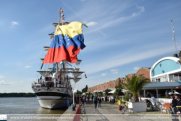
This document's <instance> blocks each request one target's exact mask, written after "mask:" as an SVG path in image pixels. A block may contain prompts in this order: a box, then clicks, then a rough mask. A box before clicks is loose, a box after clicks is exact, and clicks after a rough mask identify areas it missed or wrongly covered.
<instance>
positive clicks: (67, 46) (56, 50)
mask: <svg viewBox="0 0 181 121" xmlns="http://www.w3.org/2000/svg"><path fill="white" fill-rule="evenodd" d="M82 25H84V26H86V25H85V24H83V23H81V22H78V21H75V22H71V23H70V24H68V25H63V26H59V25H57V27H56V30H55V33H54V37H53V40H52V42H51V45H50V48H49V50H48V52H47V54H46V57H45V59H44V61H43V63H55V62H57V63H58V62H61V61H62V60H67V61H68V62H70V63H75V62H76V61H77V54H79V51H80V50H81V49H83V48H85V45H84V37H83V33H82ZM86 27H87V26H86Z"/></svg>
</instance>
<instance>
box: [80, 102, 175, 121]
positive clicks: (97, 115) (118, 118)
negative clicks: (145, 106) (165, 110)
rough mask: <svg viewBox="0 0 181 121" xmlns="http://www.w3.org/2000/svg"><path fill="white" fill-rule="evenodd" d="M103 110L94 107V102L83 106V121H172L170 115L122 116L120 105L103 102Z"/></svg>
mask: <svg viewBox="0 0 181 121" xmlns="http://www.w3.org/2000/svg"><path fill="white" fill-rule="evenodd" d="M101 106H102V107H101V108H96V109H95V107H94V104H93V103H92V101H91V102H90V103H88V102H87V104H86V105H84V106H82V110H85V114H86V115H81V117H82V119H83V121H171V115H168V114H122V113H121V111H120V110H118V105H110V104H109V103H107V102H102V104H101Z"/></svg>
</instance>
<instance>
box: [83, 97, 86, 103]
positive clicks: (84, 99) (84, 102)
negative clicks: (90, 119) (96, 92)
mask: <svg viewBox="0 0 181 121" xmlns="http://www.w3.org/2000/svg"><path fill="white" fill-rule="evenodd" d="M83 101H84V105H86V97H84V99H83Z"/></svg>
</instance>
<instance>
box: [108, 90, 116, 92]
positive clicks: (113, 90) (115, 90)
mask: <svg viewBox="0 0 181 121" xmlns="http://www.w3.org/2000/svg"><path fill="white" fill-rule="evenodd" d="M115 91H116V90H112V91H110V92H108V93H115Z"/></svg>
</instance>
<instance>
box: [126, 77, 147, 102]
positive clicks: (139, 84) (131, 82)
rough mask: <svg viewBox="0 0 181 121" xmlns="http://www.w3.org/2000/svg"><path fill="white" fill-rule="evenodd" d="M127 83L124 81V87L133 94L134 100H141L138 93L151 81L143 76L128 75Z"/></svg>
mask: <svg viewBox="0 0 181 121" xmlns="http://www.w3.org/2000/svg"><path fill="white" fill-rule="evenodd" d="M126 81H127V83H123V87H124V88H125V89H126V90H128V91H129V92H130V93H131V94H132V95H133V102H139V100H138V95H139V93H140V91H141V90H142V88H143V86H144V85H146V84H148V83H149V79H147V78H145V77H142V76H132V78H131V79H130V78H128V77H126Z"/></svg>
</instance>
